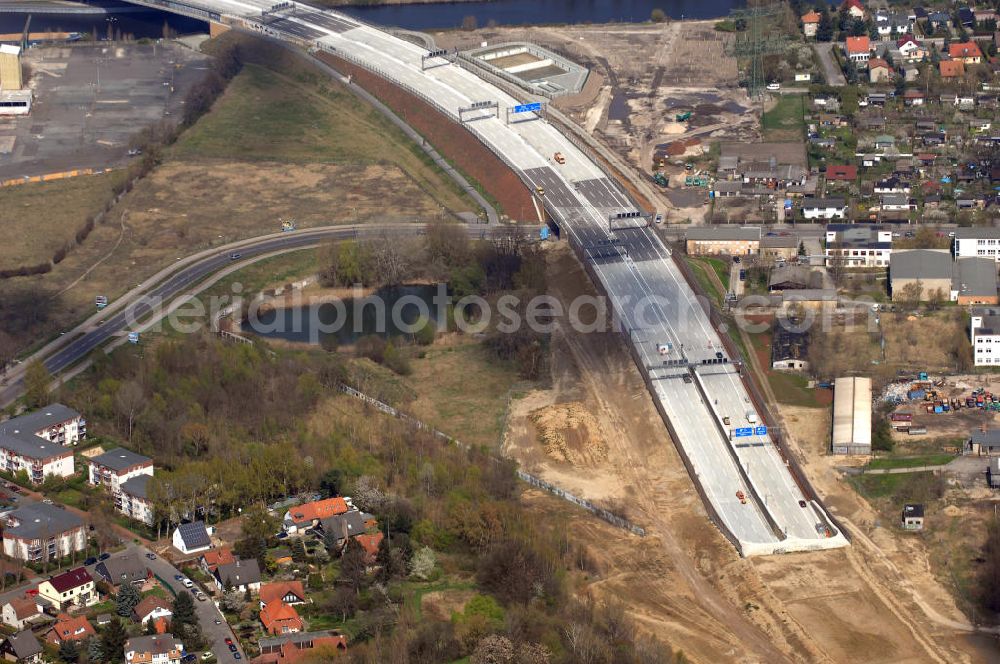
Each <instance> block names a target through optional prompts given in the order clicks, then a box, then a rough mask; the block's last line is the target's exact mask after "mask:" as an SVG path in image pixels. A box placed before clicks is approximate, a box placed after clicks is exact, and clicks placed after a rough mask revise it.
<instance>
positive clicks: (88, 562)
mask: <svg viewBox="0 0 1000 664" xmlns="http://www.w3.org/2000/svg"><path fill="white" fill-rule="evenodd" d="M83 564H84V566H85V567H87V566H90V565H96V564H97V558H95V557H93V556H91V557H90V558H87V559H86V560H84V561H83Z"/></svg>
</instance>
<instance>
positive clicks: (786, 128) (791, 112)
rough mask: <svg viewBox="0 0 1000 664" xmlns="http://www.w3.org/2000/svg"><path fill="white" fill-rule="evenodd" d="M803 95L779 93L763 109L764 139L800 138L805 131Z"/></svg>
mask: <svg viewBox="0 0 1000 664" xmlns="http://www.w3.org/2000/svg"><path fill="white" fill-rule="evenodd" d="M804 116H805V95H779V96H778V99H777V101H776V102H775V103H774V105H773V106H771V108H769V109H767V110H766V111H764V120H763V129H764V140H766V141H782V140H801V139H802V138H803V136H804V133H805V117H804Z"/></svg>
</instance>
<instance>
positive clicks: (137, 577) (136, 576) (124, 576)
mask: <svg viewBox="0 0 1000 664" xmlns="http://www.w3.org/2000/svg"><path fill="white" fill-rule="evenodd" d="M94 571H95V572H96V573H97V574H98V575H100V576H101V578H103V579H104V580H105V581H107V582H108V583H110V584H111V585H112V586H118V585H120V584H122V583H135V584H142V583H144V582H145V581H146V579H148V578H149V568H148V567H147V566H146V563H145V562H143V560H142V558H140V557H139V554H138V553H126V554H123V555H118V556H113V557H111V558H108V559H107V560H102V561H101V562H99V563H97V566H96V567H95V568H94Z"/></svg>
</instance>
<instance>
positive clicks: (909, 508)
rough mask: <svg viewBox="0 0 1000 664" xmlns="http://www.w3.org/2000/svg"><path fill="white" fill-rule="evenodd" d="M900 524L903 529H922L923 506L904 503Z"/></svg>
mask: <svg viewBox="0 0 1000 664" xmlns="http://www.w3.org/2000/svg"><path fill="white" fill-rule="evenodd" d="M902 525H903V528H904V529H905V530H923V529H924V506H923V505H911V504H906V505H904V506H903V517H902Z"/></svg>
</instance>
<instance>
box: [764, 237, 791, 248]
mask: <svg viewBox="0 0 1000 664" xmlns="http://www.w3.org/2000/svg"><path fill="white" fill-rule="evenodd" d="M789 247H793V248H795V249H798V248H799V238H797V237H795V236H794V235H786V236H784V237H782V236H780V235H773V236H764V237H762V238H761V239H760V248H761V249H787V248H789Z"/></svg>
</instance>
